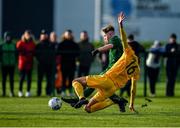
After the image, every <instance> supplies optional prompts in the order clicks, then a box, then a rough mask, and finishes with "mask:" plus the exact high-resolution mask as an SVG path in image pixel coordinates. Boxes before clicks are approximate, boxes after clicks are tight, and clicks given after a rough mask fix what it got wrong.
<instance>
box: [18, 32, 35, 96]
mask: <svg viewBox="0 0 180 128" xmlns="http://www.w3.org/2000/svg"><path fill="white" fill-rule="evenodd" d="M16 48H17V50H18V69H19V72H20V83H19V93H18V96H19V97H22V96H23V92H22V90H23V82H24V80H25V77H26V76H27V92H26V97H29V96H31V93H30V90H31V79H32V69H33V57H34V52H35V43H34V41H33V38H32V33H31V31H30V30H26V31H25V32H24V34H23V36H22V39H21V40H20V41H18V42H17V44H16Z"/></svg>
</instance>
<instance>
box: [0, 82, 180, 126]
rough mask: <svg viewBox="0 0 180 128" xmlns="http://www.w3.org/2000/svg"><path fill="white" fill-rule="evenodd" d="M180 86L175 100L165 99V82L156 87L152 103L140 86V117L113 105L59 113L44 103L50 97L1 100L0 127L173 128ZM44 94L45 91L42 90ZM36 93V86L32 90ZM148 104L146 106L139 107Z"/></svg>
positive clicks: (178, 118) (179, 113) (179, 114)
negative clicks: (91, 111)
mask: <svg viewBox="0 0 180 128" xmlns="http://www.w3.org/2000/svg"><path fill="white" fill-rule="evenodd" d="M179 85H180V84H177V85H176V97H173V98H169V97H164V96H163V95H164V92H165V90H164V86H165V84H164V83H159V84H158V85H157V94H158V96H157V97H156V98H151V100H152V102H148V101H145V99H144V97H142V92H143V91H142V85H141V84H139V87H138V95H137V98H136V101H135V104H136V105H135V108H136V110H137V111H139V114H135V113H131V112H130V111H129V110H128V107H127V112H125V113H120V112H119V109H118V107H117V106H116V105H113V106H111V107H109V108H107V109H104V110H101V111H98V112H95V113H91V114H88V113H86V112H85V111H84V110H83V109H74V108H72V107H70V106H69V105H68V104H66V103H63V106H62V108H61V109H60V110H59V111H53V110H51V109H50V108H49V107H48V106H47V104H48V100H49V99H50V97H45V96H43V97H40V98H38V97H31V98H18V97H14V98H9V97H5V98H2V97H0V126H1V127H12V126H16V127H30V126H34V127H41V126H43V127H45V126H46V127H63V126H70V127H75V126H76V127H80V126H81V127H82V126H84V127H90V126H92V127H98V126H101V127H104V126H109V127H112V126H114V127H123V126H128V127H131V126H137V127H139V126H144V127H149V126H156V127H160V126H162V127H165V126H175V127H180V86H179ZM43 91H44V90H43ZM33 92H34V94H35V87H33ZM145 103H147V105H148V106H147V107H142V106H141V105H143V104H145Z"/></svg>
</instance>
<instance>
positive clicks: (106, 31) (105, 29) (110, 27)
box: [102, 25, 115, 34]
mask: <svg viewBox="0 0 180 128" xmlns="http://www.w3.org/2000/svg"><path fill="white" fill-rule="evenodd" d="M114 30H115V29H114V27H113V26H112V25H108V26H106V27H104V28H102V31H103V32H104V33H105V34H106V33H108V32H109V31H113V32H114Z"/></svg>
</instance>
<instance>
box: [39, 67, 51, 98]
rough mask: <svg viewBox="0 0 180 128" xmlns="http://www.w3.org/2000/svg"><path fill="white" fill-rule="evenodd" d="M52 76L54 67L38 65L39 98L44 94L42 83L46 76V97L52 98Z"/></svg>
mask: <svg viewBox="0 0 180 128" xmlns="http://www.w3.org/2000/svg"><path fill="white" fill-rule="evenodd" d="M52 75H53V68H52V65H48V66H43V65H42V64H39V65H38V80H37V96H41V92H42V82H43V78H44V76H45V77H46V95H48V96H50V95H51V93H52V82H53V81H52Z"/></svg>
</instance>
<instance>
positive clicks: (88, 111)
mask: <svg viewBox="0 0 180 128" xmlns="http://www.w3.org/2000/svg"><path fill="white" fill-rule="evenodd" d="M84 110H85V111H86V112H87V113H91V107H89V106H88V105H86V106H85V108H84Z"/></svg>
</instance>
